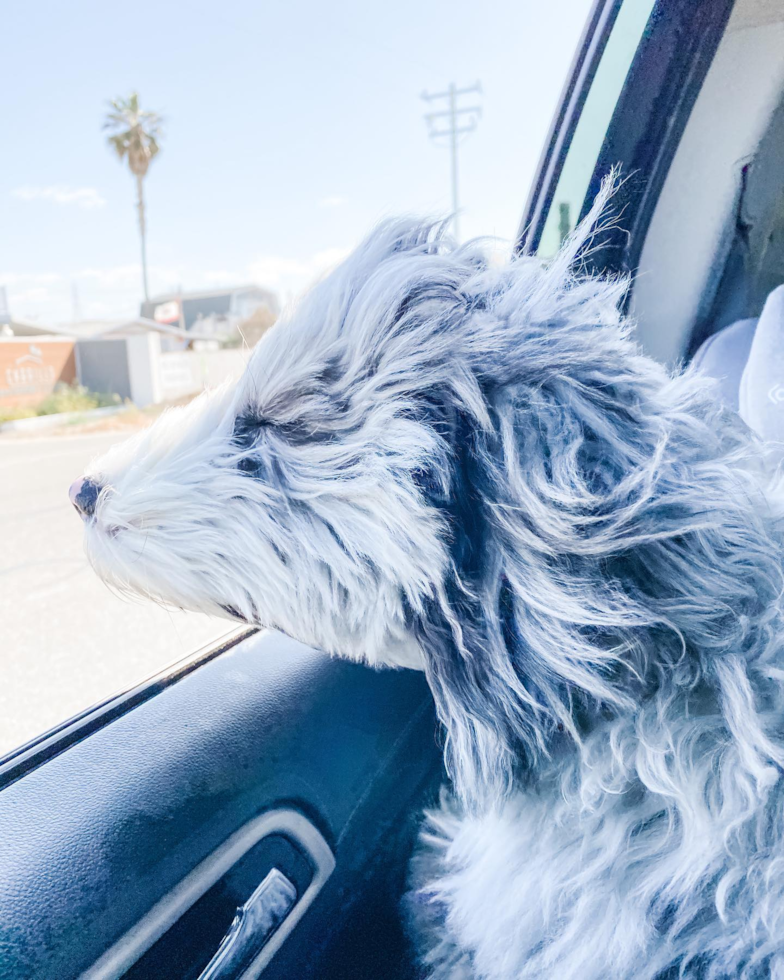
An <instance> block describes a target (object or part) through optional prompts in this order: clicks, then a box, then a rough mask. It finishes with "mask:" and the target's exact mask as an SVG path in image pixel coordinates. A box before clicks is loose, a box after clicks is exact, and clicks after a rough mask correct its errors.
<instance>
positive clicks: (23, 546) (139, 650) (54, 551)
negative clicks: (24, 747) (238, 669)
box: [0, 432, 230, 754]
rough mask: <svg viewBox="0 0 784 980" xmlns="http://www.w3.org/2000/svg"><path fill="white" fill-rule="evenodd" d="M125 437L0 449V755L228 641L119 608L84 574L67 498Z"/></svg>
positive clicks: (222, 626)
mask: <svg viewBox="0 0 784 980" xmlns="http://www.w3.org/2000/svg"><path fill="white" fill-rule="evenodd" d="M126 435H127V434H126V433H118V432H101V433H97V434H96V433H93V434H91V435H58V436H50V437H46V438H40V437H39V438H30V439H19V438H12V437H0V754H2V753H4V752H6V751H8V750H9V749H12V748H15V747H16V746H18V745H21V744H22V743H23V742H26V741H27V740H28V739H30V738H32V737H34V736H35V735H38V734H40V733H41V732H43V731H45V730H46V729H48V728H51V727H52V726H53V725H56V724H58V723H59V722H61V721H63V720H65V719H66V718H69V717H70V716H71V715H73V714H75V713H76V712H78V711H81V710H82V709H84V708H87V707H89V706H90V705H91V704H94V703H95V702H96V701H99V700H101V699H103V698H105V697H107V696H109V695H111V694H114V693H116V692H117V691H120V690H124V689H127V688H128V687H130V686H132V685H134V684H136V683H137V682H139V681H141V680H143V679H144V678H145V677H147V676H149V675H150V674H152V673H155V672H156V671H158V670H160V669H161V668H163V667H165V666H166V665H167V664H169V663H172V662H173V661H175V660H178V659H180V658H181V657H183V656H185V655H186V654H188V653H190V652H192V651H193V650H195V649H197V648H198V647H200V646H202V645H203V644H205V643H207V642H208V641H211V640H213V639H214V638H216V637H218V636H220V635H221V634H222V633H225V632H227V631H228V629H230V624H229V623H228V622H226V621H225V620H219V619H213V618H209V617H207V616H201V615H198V614H196V613H182V612H170V611H167V610H164V609H161V608H159V607H157V606H155V605H154V604H152V603H142V602H139V603H136V602H130V601H128V600H125V599H120V598H118V597H117V596H115V595H113V594H112V593H111V592H110V591H109V590H108V589H107V588H106V586H105V585H104V584H103V583H102V582H101V581H100V580H99V579H98V578H97V576H96V575H95V573H94V572H93V570H92V569H91V568H90V566H89V565H88V563H87V559H86V558H85V556H84V552H83V550H82V533H81V532H82V528H81V522H80V520H79V518H78V517H77V515H76V513H75V512H74V510H73V508H72V506H71V504H70V502H69V501H68V495H67V490H68V486H69V485H70V483H71V481H72V480H73V479H75V478H76V477H77V476H79V474H80V473H81V472H82V470H83V468H84V466H85V464H86V463H87V462H88V461H89V460H90V459H91V458H92V457H93V456H95V455H98V454H99V453H102V452H104V451H105V450H106V449H108V448H109V446H111V445H112V444H113V443H114V442H117V441H118V440H120V439H122V438H125V437H126Z"/></svg>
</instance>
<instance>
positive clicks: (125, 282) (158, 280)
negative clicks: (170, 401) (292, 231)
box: [0, 248, 349, 323]
mask: <svg viewBox="0 0 784 980" xmlns="http://www.w3.org/2000/svg"><path fill="white" fill-rule="evenodd" d="M348 252H349V249H347V248H328V249H324V250H323V251H320V252H314V253H313V254H311V255H309V256H306V257H304V258H292V257H290V256H285V255H275V254H272V253H269V254H261V255H257V256H255V258H254V259H253V260H252V261H251V262H249V263H248V264H247V265H245V266H240V267H238V268H235V269H227V268H222V269H221V268H218V269H212V270H206V271H205V270H201V269H195V268H192V267H188V266H185V265H174V266H159V265H152V266H150V267H149V269H148V274H149V280H150V294H151V295H152V296H155V295H159V294H161V293H169V292H173V291H174V290H176V289H177V288H179V287H182V289H183V290H184V291H185V292H187V291H188V290H191V289H204V288H208V289H216V288H221V287H223V286H237V285H244V284H247V283H257V284H258V285H259V286H263V287H266V288H267V289H272V290H274V291H275V292H277V293H278V294H279V296H280V299H281V301H284V302H285V301H286V300H288V299H289V298H290V297H291V296H292V295H293V294H295V293H298V292H300V291H301V290H302V289H304V288H305V287H306V286H308V285H309V284H310V283H311V282H313V281H314V280H315V279H318V278H319V277H320V276H321V275H323V274H324V273H325V272H326V271H328V270H329V269H330V268H332V267H333V266H335V265H337V263H338V262H340V261H341V260H342V259H343V258H345V256H346V255H347V254H348ZM0 286H6V287H7V290H8V305H9V307H10V310H11V313H12V314H16V315H17V316H20V317H24V318H31V319H38V320H40V321H42V322H44V323H67V322H68V321H69V320H70V319H71V317H72V315H73V303H74V294H73V287H74V286H75V287H76V290H77V294H78V306H79V313H80V315H81V317H83V318H85V319H95V318H101V317H106V318H113V317H115V316H116V317H118V318H123V317H130V316H133V315H134V314H135V313H138V311H139V304H140V302H141V299H142V273H141V266H140V265H139V263H129V264H127V265H116V266H104V267H101V266H89V267H85V268H82V269H80V270H78V271H75V272H71V273H59V272H35V273H24V272H0Z"/></svg>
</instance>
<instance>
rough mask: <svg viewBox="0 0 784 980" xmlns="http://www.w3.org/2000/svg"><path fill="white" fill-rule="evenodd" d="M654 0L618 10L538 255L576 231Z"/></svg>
mask: <svg viewBox="0 0 784 980" xmlns="http://www.w3.org/2000/svg"><path fill="white" fill-rule="evenodd" d="M654 2H655V0H626V2H625V3H623V4H622V6H621V9H620V10H619V12H618V16H617V18H616V21H615V24H614V25H613V27H612V30H611V32H610V36H609V38H608V39H607V44H606V46H605V49H604V51H603V53H602V56H601V59H600V61H599V65H598V66H597V69H596V74H595V75H594V79H593V82H592V83H591V87H590V90H589V92H588V95H587V97H586V99H585V104H584V106H583V108H582V110H581V113H580V118H579V120H578V122H577V126H576V127H575V131H574V134H573V136H572V141H571V143H570V145H569V150H568V152H567V154H566V159H565V160H564V164H563V169H562V170H561V174H560V176H559V178H558V183H557V185H556V189H555V193H554V195H553V199H552V203H551V205H550V210H549V212H548V214H547V219H546V221H545V224H544V228H543V229H542V237H541V239H540V242H539V247H538V249H537V253H538V254H539V255H541V256H542V257H544V258H549V257H550V256H552V255H554V254H555V252H556V251H557V250H558V247H559V246H560V244H561V242H562V241H563V240H564V238H565V237H566V236H567V235H568V234H569V232H571V231H573V230H574V227H575V224H576V222H577V221H578V220H579V216H580V211H581V209H582V206H583V202H584V200H585V195H586V192H587V190H588V185H589V183H590V180H591V176H592V175H593V170H594V166H595V165H596V160H597V158H598V156H599V150H600V149H601V146H602V142H603V140H604V135H605V133H606V132H607V128H608V126H609V124H610V120H611V118H612V115H613V112H614V110H615V106H616V104H617V102H618V98H619V96H620V94H621V91H622V89H623V83H624V81H625V80H626V75H627V73H628V71H629V67H630V66H631V63H632V59H633V58H634V54H635V52H636V50H637V47H638V45H639V43H640V39H641V38H642V36H643V32H644V30H645V26H646V24H647V22H648V17H649V16H650V13H651V10H652V8H653V5H654Z"/></svg>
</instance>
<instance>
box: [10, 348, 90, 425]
mask: <svg viewBox="0 0 784 980" xmlns="http://www.w3.org/2000/svg"><path fill="white" fill-rule="evenodd" d="M75 380H76V359H75V357H74V342H73V341H72V340H60V338H59V337H58V338H56V339H55V338H52V339H50V338H48V337H36V338H35V340H32V339H30V338H5V337H0V405H3V406H6V407H9V408H13V407H16V406H19V405H37V404H38V402H40V401H43V399H44V398H46V396H47V395H49V394H51V393H52V391H53V390H54V388H55V385H57V384H58V383H59V382H63V383H66V384H73V382H74V381H75Z"/></svg>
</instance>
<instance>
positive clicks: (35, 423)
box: [0, 405, 129, 433]
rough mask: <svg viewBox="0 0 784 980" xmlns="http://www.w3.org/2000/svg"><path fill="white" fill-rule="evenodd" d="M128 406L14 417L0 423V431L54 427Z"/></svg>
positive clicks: (103, 414)
mask: <svg viewBox="0 0 784 980" xmlns="http://www.w3.org/2000/svg"><path fill="white" fill-rule="evenodd" d="M128 408H129V406H128V405H109V406H108V407H107V408H91V409H88V410H87V411H86V412H57V413H56V414H54V415H35V416H33V418H31V419H14V420H13V421H12V422H2V423H0V433H2V432H38V431H39V430H41V429H44V430H45V429H55V428H57V426H58V425H64V424H67V423H68V422H75V421H77V420H78V421H80V422H89V421H90V420H91V419H100V418H105V417H106V416H107V415H119V414H120V412H127V411H128Z"/></svg>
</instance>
